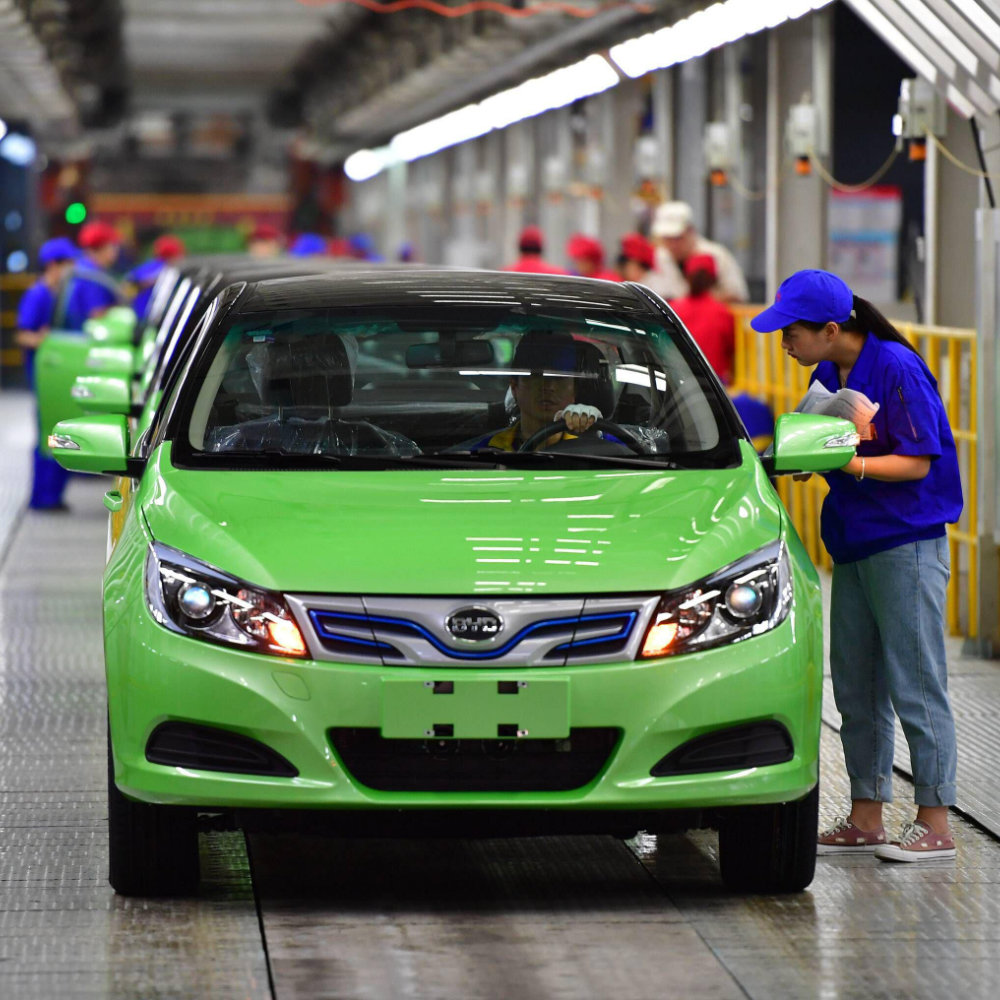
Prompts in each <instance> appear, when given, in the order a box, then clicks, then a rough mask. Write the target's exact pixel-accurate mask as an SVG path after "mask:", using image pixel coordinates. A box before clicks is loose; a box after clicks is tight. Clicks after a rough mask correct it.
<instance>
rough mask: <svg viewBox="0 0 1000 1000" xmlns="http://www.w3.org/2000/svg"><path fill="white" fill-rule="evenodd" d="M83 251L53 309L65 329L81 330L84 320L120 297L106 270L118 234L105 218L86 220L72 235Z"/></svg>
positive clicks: (114, 256)
mask: <svg viewBox="0 0 1000 1000" xmlns="http://www.w3.org/2000/svg"><path fill="white" fill-rule="evenodd" d="M76 242H77V245H78V246H79V247H80V249H81V250H82V251H83V253H82V254H81V256H80V258H79V259H78V260H77V262H76V265H75V267H74V268H73V272H72V274H71V276H70V280H69V282H68V285H67V294H66V298H65V301H64V303H62V304H61V308H59V309H57V317H56V318H57V320H58V322H57V324H56V325H59V326H62V328H63V329H65V330H83V324H84V321H85V320H88V319H91V318H92V317H94V316H103V315H104V313H106V312H107V311H108V309H110V308H111V306H113V305H116V304H119V303H121V302H123V301H124V296H123V295H122V291H121V289H120V287H119V285H118V282H117V281H115V279H114V278H113V277H112V276H111V274H110V273H109V271H110V269H111V267H112V266H113V265H114V263H115V261H116V260H117V259H118V248H119V247H120V246H121V242H122V238H121V235H120V234H119V232H118V230H117V229H115V227H114V226H112V225H110V224H109V223H107V222H100V221H97V222H87V223H85V224H84V225H82V226H81V227H80V232H79V235H78V236H77V239H76Z"/></svg>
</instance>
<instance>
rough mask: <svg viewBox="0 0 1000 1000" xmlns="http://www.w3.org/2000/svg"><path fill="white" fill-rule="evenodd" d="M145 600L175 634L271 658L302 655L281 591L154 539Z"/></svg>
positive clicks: (303, 650) (298, 634)
mask: <svg viewBox="0 0 1000 1000" xmlns="http://www.w3.org/2000/svg"><path fill="white" fill-rule="evenodd" d="M146 601H147V603H148V605H149V610H150V613H151V614H152V616H153V617H154V618H155V619H156V620H157V621H158V622H159V623H160V624H161V625H162V626H163V627H164V628H168V629H171V630H172V631H174V632H181V633H182V634H184V635H189V636H193V637H195V638H198V639H205V640H207V641H208V642H217V643H221V644H223V645H227V646H239V647H241V648H243V649H246V650H249V651H250V652H254V653H268V654H270V655H271V656H305V655H306V653H307V649H306V644H305V640H304V639H303V638H302V633H301V632H300V631H299V627H298V625H297V624H296V622H295V619H294V618H293V617H292V614H291V612H290V611H289V610H288V605H287V603H286V602H285V599H284V597H283V596H282V595H281V594H277V593H274V592H273V591H270V590H263V589H262V588H260V587H254V586H252V585H251V584H249V583H245V582H243V581H242V580H238V579H236V578H235V577H232V576H229V575H228V574H226V573H222V572H220V571H219V570H217V569H215V567H213V566H209V565H208V564H207V563H203V562H202V561H201V560H200V559H195V558H194V557H193V556H189V555H187V554H186V553H184V552H180V551H178V550H177V549H172V548H169V547H168V546H166V545H161V544H160V543H159V542H155V543H153V545H151V546H150V549H149V555H148V556H147V557H146Z"/></svg>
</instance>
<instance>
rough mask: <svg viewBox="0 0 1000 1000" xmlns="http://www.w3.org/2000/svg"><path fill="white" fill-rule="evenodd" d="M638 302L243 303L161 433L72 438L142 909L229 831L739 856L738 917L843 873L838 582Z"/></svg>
mask: <svg viewBox="0 0 1000 1000" xmlns="http://www.w3.org/2000/svg"><path fill="white" fill-rule="evenodd" d="M856 442H857V436H856V434H855V433H854V428H853V426H852V425H851V424H849V423H847V422H846V421H841V420H836V419H833V418H826V417H817V416H812V415H803V414H788V415H785V416H782V417H780V418H779V420H778V421H777V427H776V432H775V442H774V453H773V456H771V457H770V458H768V459H766V460H764V461H762V460H761V459H760V458H759V457H758V456H757V454H756V453H755V451H754V449H753V447H752V445H751V443H750V441H749V439H748V437H747V434H746V431H745V430H744V428H743V426H742V425H741V423H740V422H739V419H738V417H737V415H736V413H735V411H734V409H733V407H732V404H731V403H730V401H729V399H728V397H727V395H726V393H725V390H724V388H723V386H722V385H721V384H720V383H719V381H718V380H717V378H716V377H715V375H714V374H713V373H712V372H711V370H710V369H709V367H708V365H707V364H706V362H705V360H704V358H703V357H702V355H701V354H700V352H699V351H698V349H697V347H696V346H695V344H694V342H693V341H692V339H691V337H690V335H689V334H688V333H687V332H686V331H685V330H684V328H683V327H682V326H681V324H680V323H679V322H678V320H677V318H676V317H675V316H674V315H673V313H672V312H671V311H670V310H669V308H668V307H667V306H666V305H665V304H664V303H663V302H662V301H660V300H659V299H657V298H656V297H655V296H653V295H652V294H651V293H650V292H649V291H648V290H647V289H645V288H644V287H643V286H641V285H632V284H621V285H616V284H611V283H608V282H600V281H591V280H587V279H577V278H568V277H548V276H536V275H530V276H527V275H518V274H500V273H491V272H476V271H458V270H456V271H433V270H426V271H406V272H403V271H398V272H393V271H381V272H377V273H376V272H364V271H361V272H350V273H343V274H331V275H327V276H321V277H297V278H284V279H277V280H267V281H261V282H256V283H250V284H241V285H237V286H233V287H231V288H229V289H227V290H226V291H225V292H223V293H222V294H221V295H220V296H219V297H218V298H217V299H216V301H215V302H213V304H212V306H211V307H210V310H209V313H208V319H207V320H206V322H205V323H204V324H203V326H202V329H201V331H200V333H199V334H198V337H197V340H196V342H195V344H194V346H193V350H192V351H191V353H190V356H189V357H188V359H187V361H186V363H185V365H184V367H183V369H182V370H181V371H180V373H179V375H178V377H177V378H176V379H175V380H174V381H173V384H172V387H171V388H170V389H169V390H168V393H167V395H166V397H165V399H164V403H163V405H162V406H161V407H160V409H159V410H158V411H157V413H156V416H155V418H154V420H153V423H152V425H151V427H150V429H149V431H148V432H147V433H145V434H143V435H142V437H141V438H140V439H139V440H138V441H131V440H129V431H128V423H127V419H126V417H125V416H123V415H115V414H105V415H93V416H88V417H83V418H79V419H76V420H68V421H64V422H62V423H61V424H59V425H58V426H57V427H56V428H55V430H54V433H53V435H52V439H51V442H50V443H51V445H52V447H53V452H54V454H55V455H56V456H57V457H58V459H59V461H60V462H61V463H62V464H63V465H65V466H66V467H67V468H70V469H75V470H79V471H87V472H97V473H113V474H117V475H118V476H119V477H120V478H119V480H118V483H117V486H116V488H115V489H113V490H111V491H109V492H108V494H107V495H106V497H105V504H106V506H108V508H109V509H110V510H111V512H112V514H111V518H112V521H111V538H112V548H111V552H110V556H109V560H108V564H107V568H106V571H105V576H104V583H105V590H104V595H105V596H104V628H105V650H106V659H107V688H108V720H109V741H108V753H109V799H110V802H109V813H110V817H109V822H110V843H111V883H112V885H113V886H114V888H115V889H116V890H117V891H118V892H120V893H124V894H142V895H155V894H175V893H183V892H190V891H192V890H193V889H194V888H195V887H196V885H197V881H198V849H197V832H198V829H199V825H200V824H202V823H204V822H205V821H206V819H209V820H210V821H211V822H213V823H215V824H218V823H219V822H223V821H224V822H228V823H232V824H235V825H237V826H242V827H243V828H256V827H258V826H267V827H275V826H276V827H278V828H287V827H292V828H301V827H303V826H307V825H308V826H311V827H317V828H319V829H322V830H327V831H331V832H335V833H336V834H338V835H367V834H372V833H379V832H381V833H382V834H386V833H389V834H390V835H396V836H398V835H408V834H411V833H416V832H418V831H423V830H425V829H430V830H436V831H446V832H448V833H453V834H462V835H465V834H478V833H487V834H489V835H493V836H496V835H498V834H510V835H525V834H532V833H539V832H551V831H555V832H561V833H572V832H594V831H606V832H612V833H616V834H619V835H622V836H629V835H632V834H633V833H634V832H635V831H636V830H639V829H647V830H653V831H666V830H677V829H687V828H690V827H696V826H706V825H711V826H716V827H718V829H719V838H720V839H719V845H720V858H721V872H722V877H723V879H724V881H725V882H726V883H727V884H728V885H729V886H730V887H733V888H736V889H740V890H749V891H758V890H768V891H794V890H799V889H802V888H803V887H804V886H806V885H807V884H808V883H809V882H810V880H811V878H812V874H813V868H814V864H815V836H816V817H817V805H818V790H817V781H818V748H819V727H820V698H821V689H822V656H823V643H822V620H821V618H822V612H821V601H820V588H819V583H818V578H817V574H816V572H815V570H814V568H813V567H812V565H811V564H810V562H809V559H808V557H807V556H806V553H805V552H804V550H803V547H802V544H801V542H800V540H799V538H798V536H797V535H796V533H795V530H794V528H793V527H792V524H791V521H790V520H789V517H788V514H787V512H786V511H785V510H784V509H783V507H782V505H781V503H780V501H779V499H778V496H777V494H776V493H775V490H774V489H773V487H772V485H771V482H770V481H769V476H773V475H776V474H779V473H786V472H800V471H828V470H832V469H836V468H839V467H840V466H842V465H844V464H845V463H846V462H847V461H848V460H849V459H850V458H851V456H852V455H853V454H854V446H855V444H856Z"/></svg>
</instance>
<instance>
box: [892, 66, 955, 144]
mask: <svg viewBox="0 0 1000 1000" xmlns="http://www.w3.org/2000/svg"><path fill="white" fill-rule="evenodd" d="M946 115H947V111H946V109H945V105H944V99H943V98H942V97H941V95H940V94H939V93H938V92H937V91H936V90H935V89H934V86H933V85H932V84H930V83H928V82H927V80H925V79H924V78H923V77H920V76H918V77H913V78H912V79H907V80H901V81H900V83H899V105H898V109H897V114H896V116H895V118H893V122H892V131H893V133H894V134H895V135H897V136H899V137H901V138H903V139H924V138H925V137H926V136H927V134H928V133H930V134H931V135H944V133H945V122H946V120H947V118H946Z"/></svg>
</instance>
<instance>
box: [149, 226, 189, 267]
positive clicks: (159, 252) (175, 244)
mask: <svg viewBox="0 0 1000 1000" xmlns="http://www.w3.org/2000/svg"><path fill="white" fill-rule="evenodd" d="M185 252H186V248H185V246H184V241H183V240H182V239H181V238H180V237H179V236H174V234H173V233H164V234H163V235H162V236H158V237H157V238H156V239H155V240H153V256H154V257H155V258H156V259H157V260H162V261H163V262H164V263H165V264H172V263H173V262H174V261H175V260H180V259H181V257H183V256H184V254H185Z"/></svg>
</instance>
